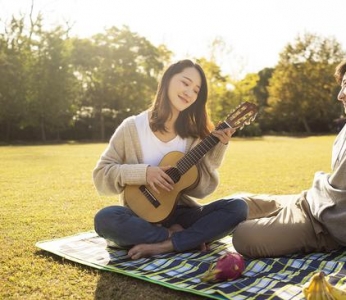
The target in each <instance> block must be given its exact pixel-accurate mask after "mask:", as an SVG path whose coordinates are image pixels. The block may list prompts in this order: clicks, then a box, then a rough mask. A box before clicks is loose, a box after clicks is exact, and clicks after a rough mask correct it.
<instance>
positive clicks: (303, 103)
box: [267, 33, 344, 133]
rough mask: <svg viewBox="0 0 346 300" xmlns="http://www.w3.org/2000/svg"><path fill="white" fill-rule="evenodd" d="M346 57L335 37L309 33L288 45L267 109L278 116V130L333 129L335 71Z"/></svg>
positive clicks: (334, 115) (277, 70)
mask: <svg viewBox="0 0 346 300" xmlns="http://www.w3.org/2000/svg"><path fill="white" fill-rule="evenodd" d="M343 57H344V52H343V51H342V48H341V45H340V44H339V43H338V42H337V41H336V40H335V39H334V38H323V37H320V36H317V35H313V34H309V33H307V34H305V35H303V36H298V37H297V38H296V40H295V42H294V43H292V44H288V45H287V46H286V47H285V49H284V51H283V52H282V53H280V60H279V63H278V65H277V66H276V67H275V71H274V73H273V76H272V78H271V80H270V86H269V95H270V96H269V99H268V104H269V108H268V109H267V112H268V113H269V114H271V115H272V116H273V117H275V122H276V124H272V126H275V129H276V130H278V131H279V130H281V131H298V132H299V131H305V132H307V133H311V132H317V131H319V132H321V131H329V130H330V124H331V122H330V121H331V120H333V119H334V118H335V117H336V110H335V109H334V107H335V105H333V104H332V102H333V101H334V99H332V95H333V91H334V87H335V81H334V78H333V73H334V69H335V66H336V64H337V63H339V62H340V60H341V59H342V58H343Z"/></svg>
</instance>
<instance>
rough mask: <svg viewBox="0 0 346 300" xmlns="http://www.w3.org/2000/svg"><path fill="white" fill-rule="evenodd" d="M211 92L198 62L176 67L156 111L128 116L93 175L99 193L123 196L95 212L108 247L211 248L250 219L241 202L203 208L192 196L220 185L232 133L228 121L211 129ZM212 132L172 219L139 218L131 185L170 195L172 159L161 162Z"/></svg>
mask: <svg viewBox="0 0 346 300" xmlns="http://www.w3.org/2000/svg"><path fill="white" fill-rule="evenodd" d="M207 94H208V89H207V81H206V78H205V74H204V71H203V70H202V68H201V67H200V66H199V65H198V64H197V63H194V62H192V61H190V60H182V61H178V62H177V63H174V64H172V65H171V66H169V67H168V69H167V70H166V71H165V73H164V74H163V77H162V79H161V82H160V83H159V86H158V89H157V93H156V97H155V99H154V101H153V104H152V106H151V108H150V109H148V110H146V111H144V112H142V113H140V114H139V115H135V116H131V117H129V118H127V119H125V120H124V121H123V122H122V124H121V125H120V126H119V127H118V128H117V129H116V130H115V133H114V134H113V136H112V138H111V139H110V142H109V144H108V147H107V148H106V150H105V151H104V152H103V154H102V155H101V157H100V159H99V161H98V162H97V165H96V167H95V169H94V171H93V179H94V184H95V186H96V188H97V190H98V192H99V193H100V194H107V195H118V194H120V200H121V205H114V206H109V207H105V208H103V209H101V210H100V211H99V212H98V213H97V214H96V216H95V230H96V232H97V233H98V234H99V235H100V236H102V237H103V238H105V239H106V240H107V241H108V242H109V245H116V246H118V247H121V248H125V249H128V256H129V257H130V258H131V259H139V258H142V257H149V256H152V255H156V254H161V253H167V252H173V251H176V252H182V251H186V250H191V249H196V248H198V247H200V248H201V250H206V249H207V243H209V242H211V241H213V240H216V239H220V238H222V237H224V236H226V235H228V234H230V233H232V231H233V230H234V229H235V227H236V226H237V225H238V224H239V223H240V222H242V221H243V220H245V219H246V217H247V212H248V208H247V205H246V203H245V202H244V201H243V200H242V199H227V200H224V199H220V200H217V201H213V202H211V203H208V204H205V205H200V204H198V203H197V202H196V201H195V200H194V199H193V198H200V199H201V198H204V197H206V196H207V195H209V194H211V193H212V192H213V191H214V190H215V189H216V187H217V185H218V183H219V177H218V172H217V168H218V167H219V166H220V164H221V162H222V160H223V157H224V154H225V151H226V149H227V147H228V142H229V140H230V139H231V136H232V134H233V133H234V132H235V129H234V128H232V127H228V126H227V128H223V129H215V128H214V127H213V125H212V123H211V121H210V120H209V116H208V114H207V109H206V103H207ZM208 135H210V136H212V137H213V138H214V139H215V138H217V139H218V140H219V141H217V143H216V145H215V146H214V147H213V148H212V149H210V151H208V153H206V154H205V155H204V156H203V157H202V158H201V159H200V160H199V161H198V163H196V168H197V170H198V178H197V180H195V182H194V184H192V185H191V186H189V187H186V188H184V190H182V191H179V193H177V194H176V195H178V197H177V199H176V205H174V209H172V211H171V212H170V213H169V214H168V216H167V217H166V218H164V219H162V220H161V221H160V222H151V221H148V220H146V219H145V217H143V216H145V215H146V211H145V209H143V210H144V211H143V216H142V217H140V216H139V215H138V214H136V213H135V212H134V211H133V210H132V209H131V207H130V205H128V204H127V201H126V198H125V197H124V191H125V190H126V187H128V186H139V187H143V188H144V189H145V190H147V193H149V196H151V195H152V194H155V195H157V196H158V197H159V195H160V194H161V195H168V194H169V193H173V192H174V190H175V189H176V188H177V185H176V181H175V180H174V179H173V178H172V176H170V175H169V172H168V170H170V169H171V168H172V165H173V164H174V162H172V164H169V163H166V164H165V165H160V161H161V160H162V159H163V157H164V156H165V155H167V154H169V153H171V152H179V153H187V152H188V151H190V150H191V149H193V148H194V147H195V146H196V145H197V144H198V143H199V142H200V141H201V140H202V139H205V138H206V137H207V136H208ZM181 181H184V178H183V177H182V178H181ZM146 187H147V188H146ZM150 191H151V192H150ZM167 197H168V196H165V198H167ZM130 198H131V199H128V202H129V203H130V201H131V202H132V203H136V201H137V200H138V201H139V199H137V197H134V196H133V197H131V194H130ZM144 199H146V198H144ZM164 200H165V199H162V201H164ZM159 205H160V203H158V206H159ZM153 207H155V206H153ZM141 210H142V209H141V208H139V211H141Z"/></svg>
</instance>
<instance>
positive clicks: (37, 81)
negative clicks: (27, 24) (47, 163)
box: [25, 21, 77, 141]
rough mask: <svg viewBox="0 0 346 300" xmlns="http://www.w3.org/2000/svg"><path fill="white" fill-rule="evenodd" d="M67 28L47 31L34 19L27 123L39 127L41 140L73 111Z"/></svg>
mask: <svg viewBox="0 0 346 300" xmlns="http://www.w3.org/2000/svg"><path fill="white" fill-rule="evenodd" d="M67 33H68V30H66V29H64V28H62V27H61V26H57V27H56V28H54V29H52V30H50V31H44V30H43V29H42V24H41V22H40V21H39V22H37V23H36V24H35V27H34V31H33V35H32V36H31V41H30V46H31V59H30V74H28V78H29V87H28V92H27V114H26V118H25V122H26V124H27V126H32V127H34V128H39V129H40V136H41V139H42V140H43V141H45V140H46V139H47V133H55V135H56V138H57V139H60V132H61V131H62V130H63V129H66V128H67V127H68V125H69V123H70V120H71V118H72V116H73V114H74V99H75V95H76V84H77V81H76V78H75V76H74V75H73V72H72V71H73V70H72V65H71V63H70V56H71V50H72V48H71V45H70V43H69V39H68V38H67Z"/></svg>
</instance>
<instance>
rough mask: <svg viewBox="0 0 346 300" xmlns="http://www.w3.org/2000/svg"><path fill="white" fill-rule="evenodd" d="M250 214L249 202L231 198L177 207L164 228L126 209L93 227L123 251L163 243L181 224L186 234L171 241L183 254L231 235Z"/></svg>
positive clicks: (101, 216) (114, 209)
mask: <svg viewBox="0 0 346 300" xmlns="http://www.w3.org/2000/svg"><path fill="white" fill-rule="evenodd" d="M247 214H248V206H247V204H246V202H245V201H244V200H243V199H239V198H233V199H232V198H231V199H220V200H216V201H214V202H211V203H208V204H206V205H203V206H201V207H187V206H180V205H178V206H177V207H176V209H175V211H174V212H173V213H172V215H171V216H170V217H169V218H168V219H167V220H166V221H164V222H163V223H162V224H161V225H162V226H159V225H157V224H152V223H149V222H147V221H145V220H143V219H142V218H139V217H138V216H137V215H136V214H135V213H133V212H132V211H131V210H130V209H129V208H127V207H124V206H109V207H105V208H103V209H101V210H100V211H99V212H98V213H97V214H96V215H95V220H94V221H95V223H94V224H95V231H96V232H97V234H98V235H100V236H101V237H103V238H105V239H108V240H111V241H113V242H115V243H116V244H117V245H119V246H120V247H123V248H130V247H132V246H133V245H138V244H152V243H159V242H163V241H165V240H167V239H168V230H167V228H169V227H170V226H171V225H173V224H179V225H181V226H182V227H183V228H184V230H183V231H179V232H174V233H173V234H172V236H171V240H172V243H173V247H174V250H175V251H177V252H182V251H186V250H190V249H195V248H197V247H199V246H200V245H201V244H202V243H208V242H211V241H214V240H218V239H220V238H222V237H224V236H226V235H228V234H231V233H232V232H233V230H234V229H235V227H236V226H237V225H238V224H239V223H240V222H242V221H244V220H245V219H246V217H247Z"/></svg>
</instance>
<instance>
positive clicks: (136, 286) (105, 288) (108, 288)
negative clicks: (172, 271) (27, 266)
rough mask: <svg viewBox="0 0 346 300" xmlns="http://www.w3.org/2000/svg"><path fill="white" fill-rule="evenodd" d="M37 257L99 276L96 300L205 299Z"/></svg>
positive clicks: (41, 253) (56, 258) (40, 253)
mask: <svg viewBox="0 0 346 300" xmlns="http://www.w3.org/2000/svg"><path fill="white" fill-rule="evenodd" d="M35 255H37V256H39V257H40V258H48V259H50V260H52V261H54V262H55V263H57V264H65V265H66V264H67V265H69V266H70V267H71V268H78V269H79V270H82V271H84V272H85V271H87V272H90V273H92V274H95V276H98V277H99V279H98V281H97V285H96V288H95V294H94V299H95V300H111V299H112V300H114V299H117V300H133V299H141V300H156V299H160V300H161V299H163V300H177V299H184V300H185V299H188V300H202V299H206V298H205V297H202V296H198V295H194V294H192V293H187V292H182V291H177V290H172V289H169V288H167V287H164V286H161V285H158V284H154V283H151V282H148V281H145V280H140V279H137V278H133V277H131V276H126V275H123V274H119V273H116V272H111V271H109V272H108V271H104V270H98V269H95V268H92V267H89V266H85V265H82V264H78V263H76V262H73V261H70V260H67V259H66V258H63V257H60V256H58V255H56V254H53V253H50V252H46V251H44V250H38V251H36V252H35Z"/></svg>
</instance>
